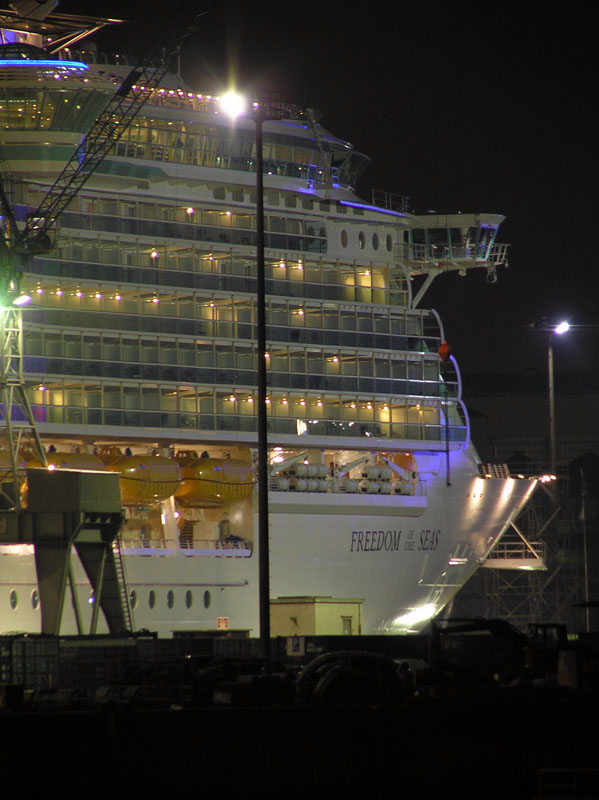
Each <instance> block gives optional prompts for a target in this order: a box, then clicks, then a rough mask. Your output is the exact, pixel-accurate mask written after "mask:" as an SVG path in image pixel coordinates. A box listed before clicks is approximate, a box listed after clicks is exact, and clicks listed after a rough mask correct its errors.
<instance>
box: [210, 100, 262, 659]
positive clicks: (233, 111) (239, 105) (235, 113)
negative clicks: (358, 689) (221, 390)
mask: <svg viewBox="0 0 599 800" xmlns="http://www.w3.org/2000/svg"><path fill="white" fill-rule="evenodd" d="M221 105H222V108H223V110H224V111H225V113H227V114H228V115H229V116H231V117H232V118H235V117H239V116H245V111H244V110H245V102H244V100H243V98H242V97H241V96H240V95H238V94H236V93H235V92H228V93H227V94H226V95H225V96H224V97H223V98H222V99H221ZM253 109H254V110H253V112H252V113H251V114H250V115H248V118H249V119H251V120H252V121H253V122H254V124H255V126H256V310H257V319H256V323H257V324H256V358H257V359H258V364H257V375H256V388H257V393H258V596H259V618H260V650H261V654H262V657H263V658H264V659H266V660H269V659H270V563H269V557H268V428H267V418H266V280H265V267H264V176H263V154H262V126H263V123H264V120H265V119H266V116H267V115H266V113H265V111H264V110H263V109H262V108H261V107H260V106H259V105H258V104H256V103H255V104H254V106H253Z"/></svg>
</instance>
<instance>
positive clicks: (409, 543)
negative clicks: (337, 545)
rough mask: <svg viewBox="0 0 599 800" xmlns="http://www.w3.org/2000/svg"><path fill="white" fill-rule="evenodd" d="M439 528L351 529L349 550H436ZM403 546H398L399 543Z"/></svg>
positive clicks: (439, 533)
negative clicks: (403, 529)
mask: <svg viewBox="0 0 599 800" xmlns="http://www.w3.org/2000/svg"><path fill="white" fill-rule="evenodd" d="M440 536H441V530H440V529H429V528H427V529H426V530H421V531H420V532H418V531H415V530H409V531H406V534H405V536H404V537H403V538H402V531H401V530H399V531H397V530H394V531H384V530H383V531H352V532H351V545H350V548H349V549H350V552H351V553H357V552H374V551H380V550H400V549H402V550H436V549H437V547H438V546H439V537H440ZM401 542H403V546H401V547H400V543H401Z"/></svg>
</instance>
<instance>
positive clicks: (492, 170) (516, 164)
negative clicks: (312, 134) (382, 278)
mask: <svg viewBox="0 0 599 800" xmlns="http://www.w3.org/2000/svg"><path fill="white" fill-rule="evenodd" d="M162 5H163V7H164V8H165V9H166V8H170V7H172V6H168V5H167V4H162ZM60 8H61V10H63V11H65V12H67V11H87V12H88V13H90V12H91V11H92V10H91V9H89V8H83V7H82V5H81V3H79V4H77V3H74V2H72V1H71V0H69V2H62V3H61V7H60ZM160 8H161V4H159V3H156V2H148V0H146V1H145V2H139V1H138V0H129V2H127V3H126V4H123V3H122V2H116V1H115V2H112V1H111V0H99V2H97V3H96V4H95V6H94V8H93V13H95V14H106V15H107V16H117V17H118V16H121V17H122V16H124V15H125V14H126V15H127V17H128V19H129V20H131V22H130V23H129V24H127V25H126V26H125V25H124V26H122V29H121V30H120V31H117V32H115V33H113V34H112V37H113V38H114V40H115V41H118V40H120V41H121V46H123V44H125V45H128V46H129V48H130V49H132V46H133V45H137V46H139V45H143V43H144V42H146V41H148V40H149V39H150V38H151V37H153V36H155V35H156V34H157V33H158V32H159V31H160V30H161V29H162V25H163V21H164V19H165V17H166V16H167V15H168V13H170V12H169V11H161V10H160ZM586 8H587V7H582V6H581V5H580V4H568V6H564V5H563V4H560V5H559V6H558V7H557V10H551V9H549V8H548V6H547V5H546V4H541V3H534V2H533V3H530V4H523V3H519V4H517V5H516V4H513V5H512V4H510V3H509V2H508V3H503V4H490V3H484V4H482V3H473V2H468V3H467V2H460V0H454V2H428V3H424V2H419V3H394V4H392V3H386V2H383V3H378V4H377V3H371V4H363V5H362V6H361V7H360V11H359V12H357V11H356V10H353V11H352V10H350V6H349V5H348V4H347V5H346V4H343V3H339V2H331V1H330V0H329V2H327V0H321V1H320V2H311V1H308V2H302V3H282V2H265V1H264V0H254V2H249V1H248V2H245V1H244V0H220V2H218V3H217V4H216V5H215V7H214V9H213V10H212V12H211V14H210V15H209V17H208V18H207V20H206V21H205V23H204V24H203V25H202V27H201V29H200V30H199V32H198V33H197V34H195V35H194V36H193V37H192V38H191V39H190V40H189V42H188V45H187V49H186V54H185V59H184V69H183V74H184V76H185V77H187V79H188V80H189V81H190V83H191V84H192V85H193V86H194V88H196V89H197V90H198V91H201V90H203V91H213V92H216V91H220V90H222V89H223V88H224V87H226V86H227V85H228V84H229V81H230V80H231V79H235V80H236V83H237V88H239V89H241V90H243V89H246V90H248V91H256V90H259V89H263V88H268V89H275V90H278V91H280V92H281V94H282V96H283V97H284V98H285V99H288V100H289V101H290V102H296V103H298V104H305V105H308V106H312V107H316V108H319V109H321V110H322V111H323V112H324V116H323V118H322V122H323V124H324V125H325V127H327V128H329V129H330V130H331V131H332V132H333V133H335V134H337V135H338V136H341V137H343V138H346V139H348V140H349V141H351V142H353V144H354V145H355V146H356V147H357V149H359V150H361V151H362V152H365V153H367V154H368V155H369V156H371V157H372V165H371V166H370V168H369V170H368V172H367V173H366V175H365V178H364V180H363V183H362V185H361V186H360V190H361V194H362V195H363V196H364V197H367V198H369V196H370V191H371V188H372V187H375V188H378V189H384V190H387V191H393V192H396V193H398V194H405V195H409V197H410V198H411V201H410V202H411V205H412V206H413V207H414V208H415V210H416V211H418V212H425V211H427V210H428V209H435V210H437V211H441V212H443V211H462V212H467V211H475V212H476V211H489V212H499V213H502V214H505V215H506V217H507V220H506V222H505V223H504V225H503V226H502V228H501V230H500V236H499V239H500V241H504V242H509V243H510V245H511V256H510V268H509V270H503V271H502V272H501V274H500V278H499V281H498V283H497V284H495V285H488V284H487V283H486V280H485V275H484V273H482V272H481V273H480V274H479V273H471V274H470V275H469V276H468V277H467V278H460V277H458V276H457V275H449V276H443V277H441V278H439V279H437V282H436V284H433V288H432V290H431V292H430V294H429V297H428V301H427V302H425V305H431V306H434V307H435V308H437V310H438V311H439V312H440V314H441V317H442V319H443V320H444V322H445V327H446V335H447V337H448V339H449V340H450V342H451V343H452V346H453V349H454V352H455V354H456V356H457V357H458V360H459V362H460V364H461V366H462V370H463V371H465V372H470V371H476V372H485V371H489V372H497V371H500V372H503V371H512V370H514V369H517V370H536V369H542V368H543V367H544V350H545V340H544V338H543V337H542V336H540V335H539V334H538V333H535V332H532V331H530V329H529V328H528V327H527V324H528V322H530V321H531V320H533V319H535V318H538V317H539V316H541V315H543V314H546V315H549V316H550V317H551V316H555V317H562V316H566V317H568V318H569V319H570V321H571V322H573V323H576V324H579V325H584V326H588V325H594V324H595V323H596V322H597V311H596V309H597V305H598V290H599V280H598V279H597V277H596V273H597V271H599V256H598V255H597V254H596V253H595V250H596V249H597V248H596V245H595V229H596V215H597V202H596V187H597V159H596V156H595V139H596V138H597V120H596V116H597V114H596V110H595V109H596V106H597V100H596V94H597V93H596V88H595V85H594V80H595V79H594V72H595V69H594V66H595V65H594V60H595V49H596V46H595V41H594V39H595V31H596V27H597V26H596V23H595V21H594V19H593V18H592V12H591V11H587V10H585V9H586ZM588 8H589V9H591V8H592V6H590V5H589V6H588ZM597 366H599V330H589V329H588V328H582V329H576V330H574V331H573V332H572V333H571V334H569V335H568V340H567V341H566V339H565V337H564V339H563V341H560V342H559V352H558V353H557V357H556V369H557V370H558V371H559V370H562V371H564V370H566V371H567V370H574V369H576V370H582V369H594V370H597Z"/></svg>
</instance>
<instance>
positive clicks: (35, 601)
mask: <svg viewBox="0 0 599 800" xmlns="http://www.w3.org/2000/svg"><path fill="white" fill-rule="evenodd" d="M31 606H32V608H33V610H34V611H37V609H38V608H39V607H40V595H39V592H38V590H37V589H34V590H33V591H32V592H31Z"/></svg>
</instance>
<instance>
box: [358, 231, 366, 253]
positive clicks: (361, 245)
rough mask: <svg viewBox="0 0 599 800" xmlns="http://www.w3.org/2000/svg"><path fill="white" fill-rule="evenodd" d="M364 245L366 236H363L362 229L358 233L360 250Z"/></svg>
mask: <svg viewBox="0 0 599 800" xmlns="http://www.w3.org/2000/svg"><path fill="white" fill-rule="evenodd" d="M365 246H366V237H365V236H364V231H360V233H359V234H358V247H359V248H360V250H363V249H364V247H365Z"/></svg>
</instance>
